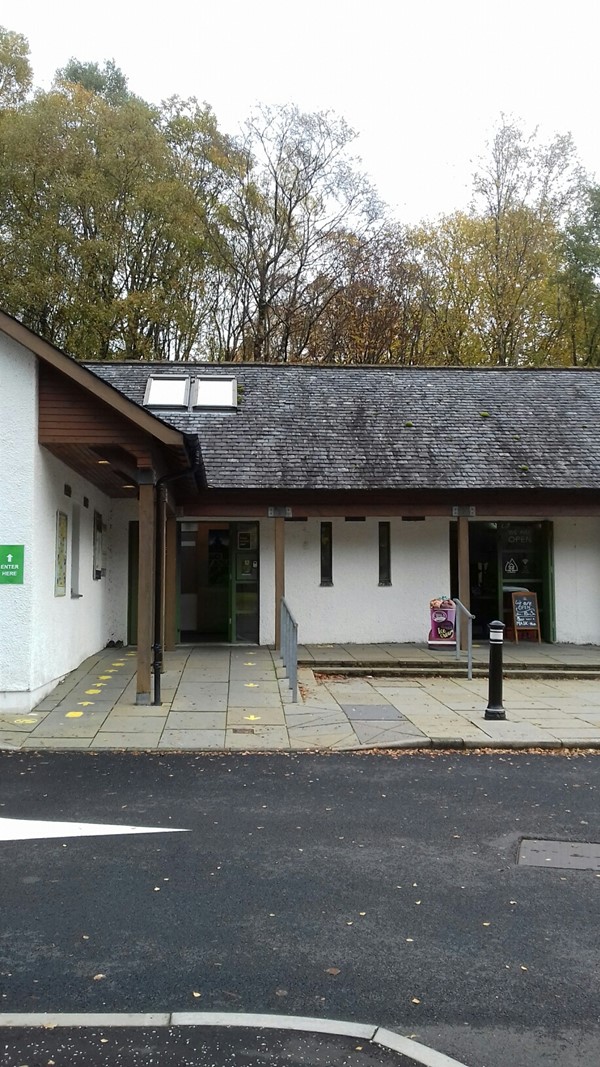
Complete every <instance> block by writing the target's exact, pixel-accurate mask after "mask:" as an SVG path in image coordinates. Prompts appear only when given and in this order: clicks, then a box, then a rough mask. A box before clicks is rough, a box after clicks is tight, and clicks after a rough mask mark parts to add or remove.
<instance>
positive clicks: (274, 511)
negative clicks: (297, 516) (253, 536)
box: [267, 507, 292, 519]
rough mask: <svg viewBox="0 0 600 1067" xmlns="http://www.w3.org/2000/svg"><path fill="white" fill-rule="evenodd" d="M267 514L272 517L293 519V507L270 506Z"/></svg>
mask: <svg viewBox="0 0 600 1067" xmlns="http://www.w3.org/2000/svg"><path fill="white" fill-rule="evenodd" d="M267 515H268V516H269V518H270V519H291V517H292V509H291V508H279V507H273V508H268V509H267Z"/></svg>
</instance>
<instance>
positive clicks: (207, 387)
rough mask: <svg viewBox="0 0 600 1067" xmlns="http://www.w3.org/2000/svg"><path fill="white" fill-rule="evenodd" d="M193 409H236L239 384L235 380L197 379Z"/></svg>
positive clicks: (193, 393)
mask: <svg viewBox="0 0 600 1067" xmlns="http://www.w3.org/2000/svg"><path fill="white" fill-rule="evenodd" d="M192 407H195V408H236V407H237V382H236V380H235V378H196V381H195V382H194V389H193V392H192Z"/></svg>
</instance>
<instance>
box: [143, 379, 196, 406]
mask: <svg viewBox="0 0 600 1067" xmlns="http://www.w3.org/2000/svg"><path fill="white" fill-rule="evenodd" d="M189 394H190V379H189V378H188V377H185V378H177V377H174V376H171V375H167V374H161V375H155V376H152V377H150V378H148V381H147V383H146V395H145V396H144V404H145V405H146V407H149V408H187V406H188V400H189Z"/></svg>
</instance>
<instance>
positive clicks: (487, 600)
mask: <svg viewBox="0 0 600 1067" xmlns="http://www.w3.org/2000/svg"><path fill="white" fill-rule="evenodd" d="M469 561H470V562H469V578H470V593H471V611H472V613H473V614H474V615H475V620H474V622H473V636H474V637H477V638H480V639H481V638H487V637H488V623H490V622H492V621H493V620H494V619H501V620H502V621H503V622H504V624H505V626H506V631H505V634H506V639H507V640H514V631H513V619H512V596H511V594H512V592H513V591H514V590H518V589H527V590H528V591H529V592H531V593H536V594H537V600H538V608H539V615H540V626H541V633H542V639H543V640H544V641H554V640H556V635H555V619H554V574H553V553H552V523H551V522H470V523H469ZM450 573H451V587H452V594H451V595H452V596H458V550H457V524H456V523H455V522H453V523H451V524H450Z"/></svg>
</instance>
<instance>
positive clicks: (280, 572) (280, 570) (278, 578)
mask: <svg viewBox="0 0 600 1067" xmlns="http://www.w3.org/2000/svg"><path fill="white" fill-rule="evenodd" d="M284 596H285V519H280V518H278V519H275V648H281V598H282V597H284Z"/></svg>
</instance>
